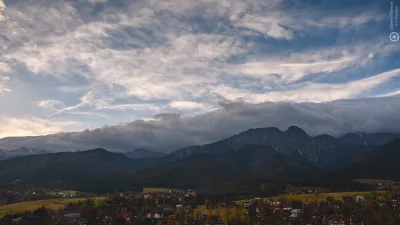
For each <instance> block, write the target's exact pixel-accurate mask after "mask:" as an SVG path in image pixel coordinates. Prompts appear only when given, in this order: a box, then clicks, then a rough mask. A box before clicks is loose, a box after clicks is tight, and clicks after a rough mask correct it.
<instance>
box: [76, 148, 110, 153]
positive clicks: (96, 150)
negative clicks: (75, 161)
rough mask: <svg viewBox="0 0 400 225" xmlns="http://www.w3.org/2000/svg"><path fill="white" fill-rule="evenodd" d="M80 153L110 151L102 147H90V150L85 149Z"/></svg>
mask: <svg viewBox="0 0 400 225" xmlns="http://www.w3.org/2000/svg"><path fill="white" fill-rule="evenodd" d="M80 153H100V154H101V153H111V152H110V151H107V150H106V149H104V148H95V149H90V150H86V151H82V152H80Z"/></svg>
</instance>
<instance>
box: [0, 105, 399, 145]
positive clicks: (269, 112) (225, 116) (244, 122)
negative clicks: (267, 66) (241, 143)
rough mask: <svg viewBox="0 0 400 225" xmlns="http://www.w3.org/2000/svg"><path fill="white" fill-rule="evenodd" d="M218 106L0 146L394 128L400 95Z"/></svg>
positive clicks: (173, 141)
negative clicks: (269, 130) (294, 129)
mask: <svg viewBox="0 0 400 225" xmlns="http://www.w3.org/2000/svg"><path fill="white" fill-rule="evenodd" d="M217 99H218V103H219V105H220V108H218V109H215V110H212V111H209V112H206V113H203V114H200V115H197V116H184V115H182V114H174V113H164V114H157V115H155V116H154V117H153V118H152V119H149V120H136V121H133V122H131V123H125V124H120V125H115V126H104V127H101V128H97V129H92V130H89V129H87V130H85V131H82V132H73V133H58V134H54V135H48V136H39V137H26V138H4V139H1V140H0V148H16V147H21V146H26V147H31V148H32V147H36V148H44V149H48V150H54V151H67V150H76V149H81V150H84V149H90V148H96V147H102V148H107V149H109V150H113V151H130V150H132V149H135V148H148V149H152V150H156V151H161V152H171V151H173V150H177V149H179V148H182V147H186V146H189V145H199V144H206V143H210V142H213V141H217V140H220V139H223V138H227V137H229V136H231V135H234V134H237V133H239V132H241V131H244V130H246V129H249V128H257V127H278V128H279V129H281V130H285V129H287V128H288V127H289V126H291V125H296V126H299V127H301V128H302V129H304V130H305V131H306V132H307V133H308V134H309V135H319V134H324V133H326V134H330V135H334V136H340V135H343V134H345V133H348V132H367V133H369V132H398V133H400V127H399V126H398V124H400V116H399V111H400V99H399V97H385V98H373V99H352V100H338V101H333V102H327V103H287V102H265V103H257V104H255V103H249V102H245V101H243V100H236V101H230V100H227V99H225V98H223V97H217Z"/></svg>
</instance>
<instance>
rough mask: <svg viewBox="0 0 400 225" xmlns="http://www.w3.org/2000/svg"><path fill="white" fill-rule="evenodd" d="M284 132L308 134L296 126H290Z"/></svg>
mask: <svg viewBox="0 0 400 225" xmlns="http://www.w3.org/2000/svg"><path fill="white" fill-rule="evenodd" d="M285 132H287V133H293V134H300V135H303V136H308V134H307V133H306V132H305V131H304V130H303V129H301V128H300V127H298V126H290V127H289V128H288V129H287V130H286V131H285Z"/></svg>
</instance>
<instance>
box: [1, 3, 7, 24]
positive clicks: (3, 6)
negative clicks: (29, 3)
mask: <svg viewBox="0 0 400 225" xmlns="http://www.w3.org/2000/svg"><path fill="white" fill-rule="evenodd" d="M5 9H6V4H5V3H4V1H3V0H0V21H2V20H4V16H3V14H2V13H3V11H4V10H5Z"/></svg>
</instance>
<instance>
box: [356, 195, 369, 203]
mask: <svg viewBox="0 0 400 225" xmlns="http://www.w3.org/2000/svg"><path fill="white" fill-rule="evenodd" d="M355 198H356V201H357V202H366V201H367V200H366V199H365V197H364V196H362V195H356V196H355Z"/></svg>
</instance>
